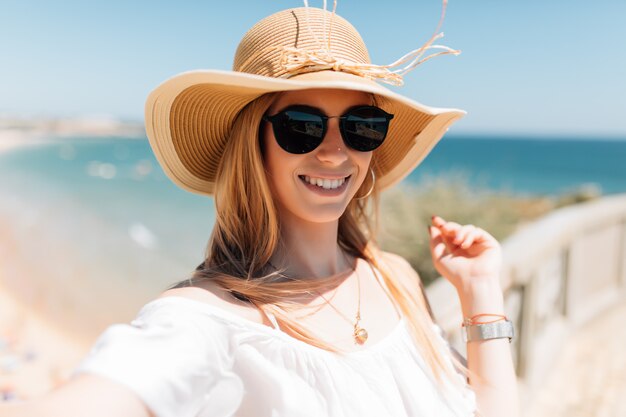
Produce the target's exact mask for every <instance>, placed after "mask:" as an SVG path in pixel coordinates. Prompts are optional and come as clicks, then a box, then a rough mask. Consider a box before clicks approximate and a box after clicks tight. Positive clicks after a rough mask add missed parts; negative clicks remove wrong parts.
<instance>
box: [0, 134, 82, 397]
mask: <svg viewBox="0 0 626 417" xmlns="http://www.w3.org/2000/svg"><path fill="white" fill-rule="evenodd" d="M43 142H44V140H43V139H42V138H40V137H37V136H33V135H24V134H22V133H20V132H12V131H6V130H3V131H0V153H3V152H7V151H9V150H11V149H15V148H18V147H24V146H34V145H38V144H40V143H43ZM0 239H2V240H3V243H5V244H8V245H10V244H11V243H10V242H8V241H7V237H6V236H3V234H2V231H1V230H0ZM2 246H5V245H2ZM0 260H1V261H2V262H3V265H2V268H0V401H19V400H28V399H30V398H34V397H37V396H41V395H42V394H44V393H46V392H48V391H49V390H51V389H52V388H54V387H55V386H56V385H58V384H60V383H62V382H63V381H64V380H65V379H67V378H68V377H69V375H70V374H71V371H72V370H73V369H74V367H75V366H76V365H77V364H78V362H79V361H80V359H82V358H83V357H84V356H85V355H86V353H87V352H88V351H89V348H90V347H91V344H90V343H89V342H86V341H79V340H77V339H75V338H73V337H71V336H69V335H67V334H64V333H63V332H62V331H60V330H59V329H57V328H56V327H55V326H54V325H53V324H51V323H49V322H47V321H46V320H45V319H44V317H43V315H42V314H41V313H40V312H39V311H38V308H37V305H36V303H32V304H30V305H29V304H25V303H23V302H20V301H18V300H17V299H16V298H15V297H14V296H13V295H12V294H11V293H10V292H9V291H7V289H6V288H5V287H4V286H3V278H4V277H3V276H2V275H1V274H2V269H4V268H8V267H10V258H4V259H2V258H0ZM8 264H9V265H8Z"/></svg>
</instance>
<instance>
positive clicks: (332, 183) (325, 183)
mask: <svg viewBox="0 0 626 417" xmlns="http://www.w3.org/2000/svg"><path fill="white" fill-rule="evenodd" d="M301 178H303V179H304V181H306V182H308V183H309V184H313V185H317V186H318V187H322V188H324V189H325V190H334V189H335V188H339V187H341V186H342V185H343V183H344V182H346V178H341V179H338V180H336V179H335V180H329V179H323V178H311V177H309V176H308V175H305V176H304V177H301Z"/></svg>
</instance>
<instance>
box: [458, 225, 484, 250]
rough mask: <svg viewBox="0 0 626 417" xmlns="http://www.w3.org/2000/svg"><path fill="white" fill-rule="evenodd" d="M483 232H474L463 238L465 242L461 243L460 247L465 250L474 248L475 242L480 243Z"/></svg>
mask: <svg viewBox="0 0 626 417" xmlns="http://www.w3.org/2000/svg"><path fill="white" fill-rule="evenodd" d="M480 235H481V232H480V230H477V229H475V230H472V231H470V232H469V233H467V235H466V236H465V237H464V238H463V241H462V242H460V243H459V246H460V247H461V248H463V249H467V248H469V247H470V246H472V244H474V242H478V241H479V240H478V239H479V238H480Z"/></svg>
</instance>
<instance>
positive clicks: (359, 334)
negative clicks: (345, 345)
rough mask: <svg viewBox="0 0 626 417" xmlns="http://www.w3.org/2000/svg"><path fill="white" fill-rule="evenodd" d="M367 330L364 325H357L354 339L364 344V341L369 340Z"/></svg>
mask: <svg viewBox="0 0 626 417" xmlns="http://www.w3.org/2000/svg"><path fill="white" fill-rule="evenodd" d="M367 336H368V334H367V330H365V329H363V328H362V327H357V328H356V329H355V330H354V340H355V341H356V342H357V343H358V344H359V345H362V344H363V343H365V342H366V341H367Z"/></svg>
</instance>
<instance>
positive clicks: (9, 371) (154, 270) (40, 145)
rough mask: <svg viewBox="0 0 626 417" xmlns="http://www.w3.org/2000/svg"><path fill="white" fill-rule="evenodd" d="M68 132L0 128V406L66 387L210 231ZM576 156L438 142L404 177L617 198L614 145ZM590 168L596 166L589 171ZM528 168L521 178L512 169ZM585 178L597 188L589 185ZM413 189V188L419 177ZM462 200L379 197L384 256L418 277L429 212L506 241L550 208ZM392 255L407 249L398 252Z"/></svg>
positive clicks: (150, 173) (161, 191)
mask: <svg viewBox="0 0 626 417" xmlns="http://www.w3.org/2000/svg"><path fill="white" fill-rule="evenodd" d="M72 132H73V135H74V136H72V137H66V138H63V139H62V140H59V138H58V137H55V138H52V139H51V138H50V137H49V136H46V135H44V134H33V132H32V131H30V132H23V131H22V132H21V131H19V129H13V130H11V129H5V130H3V129H0V400H4V401H19V400H27V399H30V398H35V397H37V396H40V395H43V394H45V393H46V392H48V391H49V390H51V389H53V388H54V387H55V386H57V385H58V384H60V383H62V382H63V381H64V380H66V379H67V378H68V377H69V376H70V374H71V372H72V370H73V369H74V368H75V367H76V366H77V365H78V364H79V362H80V360H81V359H82V358H84V357H85V355H87V354H88V352H89V349H90V348H91V347H92V346H93V343H94V342H95V341H96V339H97V337H98V335H99V334H101V333H102V331H104V330H105V329H106V327H107V326H109V325H112V324H115V323H128V322H130V321H131V320H132V319H133V318H134V317H135V315H136V313H137V312H138V311H139V309H140V308H141V306H143V305H144V304H145V303H146V302H149V301H150V300H152V299H153V298H155V297H156V296H158V295H159V294H160V293H161V292H162V291H163V290H164V289H165V288H166V287H167V286H169V285H171V284H173V283H175V282H176V281H179V280H182V279H185V278H187V277H189V275H190V273H191V272H192V271H193V270H194V269H195V267H196V266H197V265H198V264H199V263H200V262H201V261H202V259H203V257H204V250H205V248H206V243H207V241H208V238H209V236H210V233H211V229H212V223H213V219H214V211H213V210H214V209H213V202H212V200H211V199H210V198H206V197H204V196H198V195H193V194H191V193H187V192H184V191H182V190H180V189H179V188H177V187H176V186H175V185H174V184H172V183H171V181H170V180H169V179H168V178H167V177H166V176H165V174H164V173H163V172H162V170H160V168H159V167H158V163H157V161H156V160H155V158H154V156H153V154H152V152H151V149H150V147H149V144H148V143H147V140H146V139H145V138H135V139H134V140H129V139H130V137H128V138H126V137H122V138H119V137H113V136H115V135H111V136H109V133H111V132H108V131H107V134H106V135H104V136H98V135H95V134H94V133H93V132H85V134H84V135H80V134H79V133H80V131H79V130H73V131H72ZM57 133H58V132H57ZM137 139H139V140H137ZM588 145H589V144H587V143H580V144H575V143H567V144H560V143H554V142H552V143H548V144H544V145H542V146H544V147H545V149H544V151H543V152H542V153H541V158H542V159H538V158H537V152H534V151H533V149H535V147H536V146H538V143H537V141H534V142H531V141H527V142H523V141H517V142H514V141H509V142H507V141H506V140H497V141H489V140H478V139H472V140H465V139H457V140H456V142H453V143H451V144H446V143H445V141H444V142H443V143H442V144H440V145H438V147H437V149H435V150H434V151H433V153H432V155H429V158H428V159H427V160H425V162H424V164H423V166H422V167H420V170H418V171H419V172H416V173H415V174H418V173H419V174H425V173H428V172H431V173H432V174H433V175H435V174H438V173H440V172H442V171H444V170H446V169H450V168H451V167H452V168H454V167H458V168H464V169H467V170H468V171H467V172H470V173H472V175H474V174H480V172H482V171H484V170H488V171H489V172H497V173H501V175H500V174H499V175H495V176H494V177H495V178H499V179H505V180H506V179H507V175H510V177H509V179H511V180H516V181H510V183H511V184H512V190H513V191H515V192H522V193H524V192H526V191H528V190H537V189H545V190H546V192H548V193H550V194H551V195H556V194H557V191H558V190H560V189H563V188H567V187H569V186H571V183H572V182H574V183H576V184H582V183H587V182H592V183H596V182H597V183H598V184H600V185H602V189H603V190H608V191H613V192H624V191H626V184H625V183H624V181H623V180H621V182H620V181H619V179H620V178H626V176H625V175H622V172H623V171H622V170H623V169H624V167H623V164H622V162H621V161H623V157H622V155H623V153H624V152H625V151H626V146H623V145H622V144H613V143H609V142H603V143H600V142H598V143H594V148H593V149H595V150H596V151H597V152H599V153H600V155H599V156H598V157H595V158H589V157H588V155H590V152H591V151H590V150H589V147H588ZM459 147H465V148H463V150H462V152H459V151H458V148H459ZM472 152H473V153H472ZM489 152H492V154H489ZM565 152H569V153H568V158H569V159H568V158H561V159H560V160H559V161H560V163H561V164H566V162H567V161H569V165H567V166H566V167H554V166H553V165H551V164H552V162H550V161H554V160H557V159H558V158H557V156H559V155H563V154H564V153H565ZM468 155H469V156H468ZM489 155H491V156H489ZM493 155H496V156H493ZM611 157H612V158H613V159H611ZM480 158H484V160H481V159H480ZM485 158H486V159H485ZM515 158H518V159H515ZM577 158H578V159H577ZM565 159H567V161H565ZM544 160H545V163H544ZM578 160H580V161H584V162H586V163H585V164H582V163H581V164H579V163H577V161H578ZM466 161H467V163H474V166H469V165H462V163H466ZM486 161H489V162H490V164H487V162H486ZM590 161H591V162H593V161H597V162H596V164H595V165H592V166H591V167H592V168H594V169H593V170H592V169H590V165H589V164H588V163H589V162H590ZM612 161H614V163H613V162H612ZM530 165H532V166H533V168H534V169H533V170H532V172H531V171H530V170H527V169H524V168H525V167H527V166H530ZM568 170H569V171H568ZM589 171H590V172H592V173H595V174H596V176H595V177H587V176H586V175H587V172H589ZM562 172H563V173H565V174H567V175H565V174H564V175H557V174H560V173H562ZM531 174H532V175H531ZM412 175H413V174H412ZM476 176H477V177H478V176H479V175H476ZM546 178H547V179H550V180H551V181H544V179H546ZM572 178H574V180H572ZM518 179H519V181H517V180H518ZM420 180H421V179H420ZM407 181H413V180H412V178H411V177H410V178H408V179H407ZM479 182H480V181H479ZM412 184H414V185H416V186H418V187H422V185H419V184H420V183H419V182H418V179H415V181H414V183H412ZM497 186H498V188H500V187H501V186H502V184H497ZM466 191H467V192H462V193H456V194H455V193H454V192H452V190H451V188H450V187H449V184H448V183H442V184H441V185H437V189H436V190H433V191H432V192H430V193H427V194H425V195H424V196H422V197H420V196H418V197H417V198H416V199H415V201H409V200H410V199H407V198H405V197H406V196H402V191H398V192H397V193H395V194H398V195H397V196H396V197H394V193H388V194H387V195H388V196H390V197H391V198H392V200H389V201H388V203H389V204H387V205H386V206H385V207H386V209H387V211H386V212H385V214H386V215H387V216H390V217H394V218H395V219H396V220H397V224H398V225H401V226H402V228H401V229H398V230H395V229H394V230H392V231H393V232H394V233H393V236H392V237H393V239H391V238H390V239H388V240H387V241H388V242H389V244H390V245H395V247H390V248H389V249H390V250H392V251H394V252H395V253H401V254H402V255H403V256H406V257H407V259H409V260H411V259H410V255H411V254H412V253H415V254H418V253H419V254H420V257H421V258H424V259H422V260H418V261H416V262H415V263H414V265H418V266H422V265H423V266H427V267H430V266H431V262H430V259H427V258H428V253H427V251H426V250H425V247H424V246H420V245H423V244H424V242H423V239H424V236H425V234H424V233H422V232H423V226H422V225H421V224H420V222H421V221H422V219H423V218H427V217H428V216H427V215H428V214H429V213H431V211H436V212H442V211H444V210H447V211H446V213H449V216H448V217H450V218H457V219H459V220H461V221H463V222H469V223H476V224H481V225H483V226H486V227H487V229H488V230H490V231H492V232H494V236H495V235H496V234H497V232H499V230H500V229H501V230H502V232H501V233H502V236H504V235H505V234H506V233H508V231H509V230H513V229H514V227H513V226H515V225H516V224H518V223H519V222H521V221H531V220H532V218H533V217H534V216H536V215H538V214H540V213H541V212H543V211H545V210H546V209H547V208H546V207H548V208H549V207H550V206H549V205H547V206H546V205H545V204H544V203H543V202H542V200H537V201H536V202H535V201H534V200H533V201H529V202H528V203H526V202H521V201H519V200H513V199H512V198H511V199H508V197H506V196H505V197H503V198H502V199H501V200H497V201H496V200H490V203H489V210H487V209H485V202H484V201H482V200H477V199H475V196H476V195H478V194H477V193H475V192H474V191H475V189H474V188H472V189H469V190H466ZM393 198H396V199H395V200H393ZM474 200H477V201H474ZM533 207H535V208H533ZM513 209H515V210H513ZM403 216H404V217H403ZM523 216H525V217H523ZM387 226H392V225H391V224H390V223H387ZM498 236H499V235H498ZM407 242H408V243H407ZM398 246H402V247H405V248H409V249H410V250H408V252H407V254H403V253H402V252H401V251H399V250H398ZM416 269H418V268H417V267H416ZM420 272H423V274H422V276H427V273H426V272H427V271H426V269H421V270H420Z"/></svg>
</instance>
